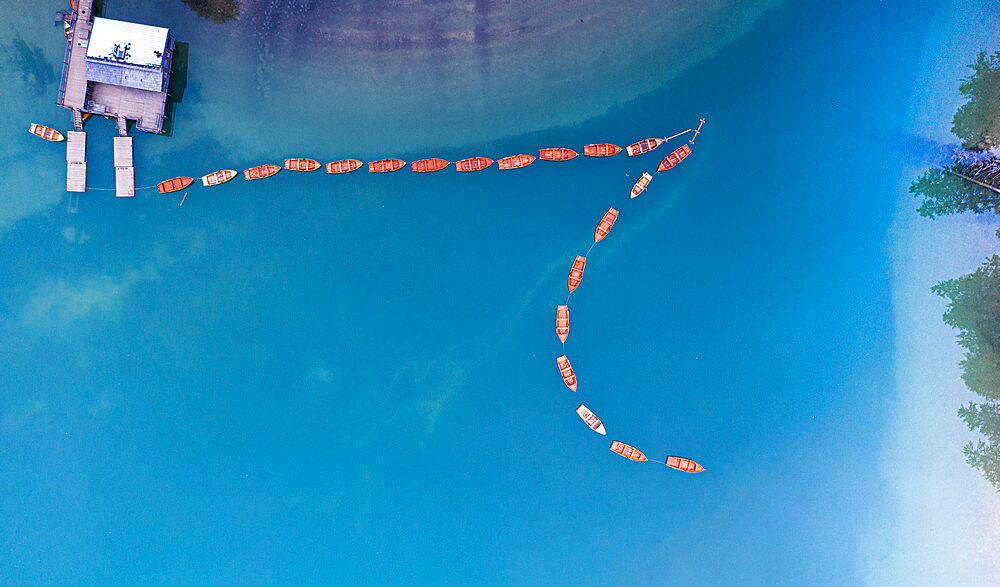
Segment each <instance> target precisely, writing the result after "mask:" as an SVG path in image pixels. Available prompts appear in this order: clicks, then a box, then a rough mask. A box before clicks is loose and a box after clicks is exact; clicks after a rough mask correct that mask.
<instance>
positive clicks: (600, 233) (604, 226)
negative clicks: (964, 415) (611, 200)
mask: <svg viewBox="0 0 1000 587" xmlns="http://www.w3.org/2000/svg"><path fill="white" fill-rule="evenodd" d="M615 220H618V210H615V209H614V208H608V211H607V212H605V213H604V218H601V222H600V223H598V225H597V229H596V230H595V231H594V242H595V243H596V242H599V241H600V240H601V239H602V238H604V237H606V236H608V232H609V231H610V230H611V227H612V226H614V225H615Z"/></svg>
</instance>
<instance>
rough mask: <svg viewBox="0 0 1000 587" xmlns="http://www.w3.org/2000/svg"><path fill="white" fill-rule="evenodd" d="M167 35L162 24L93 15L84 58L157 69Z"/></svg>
mask: <svg viewBox="0 0 1000 587" xmlns="http://www.w3.org/2000/svg"><path fill="white" fill-rule="evenodd" d="M168 34H169V30H168V29H165V28H162V27H155V26H149V25H146V24H137V23H134V22H125V21H122V20H112V19H110V18H95V19H94V28H93V29H92V30H91V32H90V41H89V43H88V45H87V60H88V61H97V62H103V63H110V64H118V65H129V66H132V67H148V68H156V69H160V68H162V67H163V52H164V49H166V47H167V35H168ZM112 83H113V82H112Z"/></svg>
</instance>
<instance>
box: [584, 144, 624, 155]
mask: <svg viewBox="0 0 1000 587" xmlns="http://www.w3.org/2000/svg"><path fill="white" fill-rule="evenodd" d="M621 152H622V148H621V147H619V146H618V145H612V144H611V143H594V144H592V145H585V146H584V147H583V154H584V155H586V156H587V157H611V156H612V155H617V154H618V153H621Z"/></svg>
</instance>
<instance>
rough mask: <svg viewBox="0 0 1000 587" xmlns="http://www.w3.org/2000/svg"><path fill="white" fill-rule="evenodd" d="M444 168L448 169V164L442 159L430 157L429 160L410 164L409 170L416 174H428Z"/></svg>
mask: <svg viewBox="0 0 1000 587" xmlns="http://www.w3.org/2000/svg"><path fill="white" fill-rule="evenodd" d="M445 167H448V162H447V161H445V160H444V159H438V158H437V157H431V158H430V159H421V160H419V161H414V162H413V163H410V169H412V170H413V171H415V172H417V173H430V172H432V171H441V170H442V169H444V168H445Z"/></svg>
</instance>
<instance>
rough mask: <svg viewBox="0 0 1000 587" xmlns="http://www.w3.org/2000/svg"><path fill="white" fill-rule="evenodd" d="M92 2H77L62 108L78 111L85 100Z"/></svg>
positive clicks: (81, 0)
mask: <svg viewBox="0 0 1000 587" xmlns="http://www.w3.org/2000/svg"><path fill="white" fill-rule="evenodd" d="M92 1H93V0H78V2H77V9H76V12H77V17H76V22H75V23H74V24H73V38H72V39H71V40H70V48H69V67H68V68H67V72H66V93H65V94H64V95H63V104H62V105H63V106H66V107H67V108H73V109H76V110H80V109H82V108H83V106H84V102H86V100H87V77H86V69H87V63H86V56H87V43H88V42H89V41H90V29H91V27H93V23H91V22H90V17H91V15H90V5H91V3H92Z"/></svg>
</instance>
